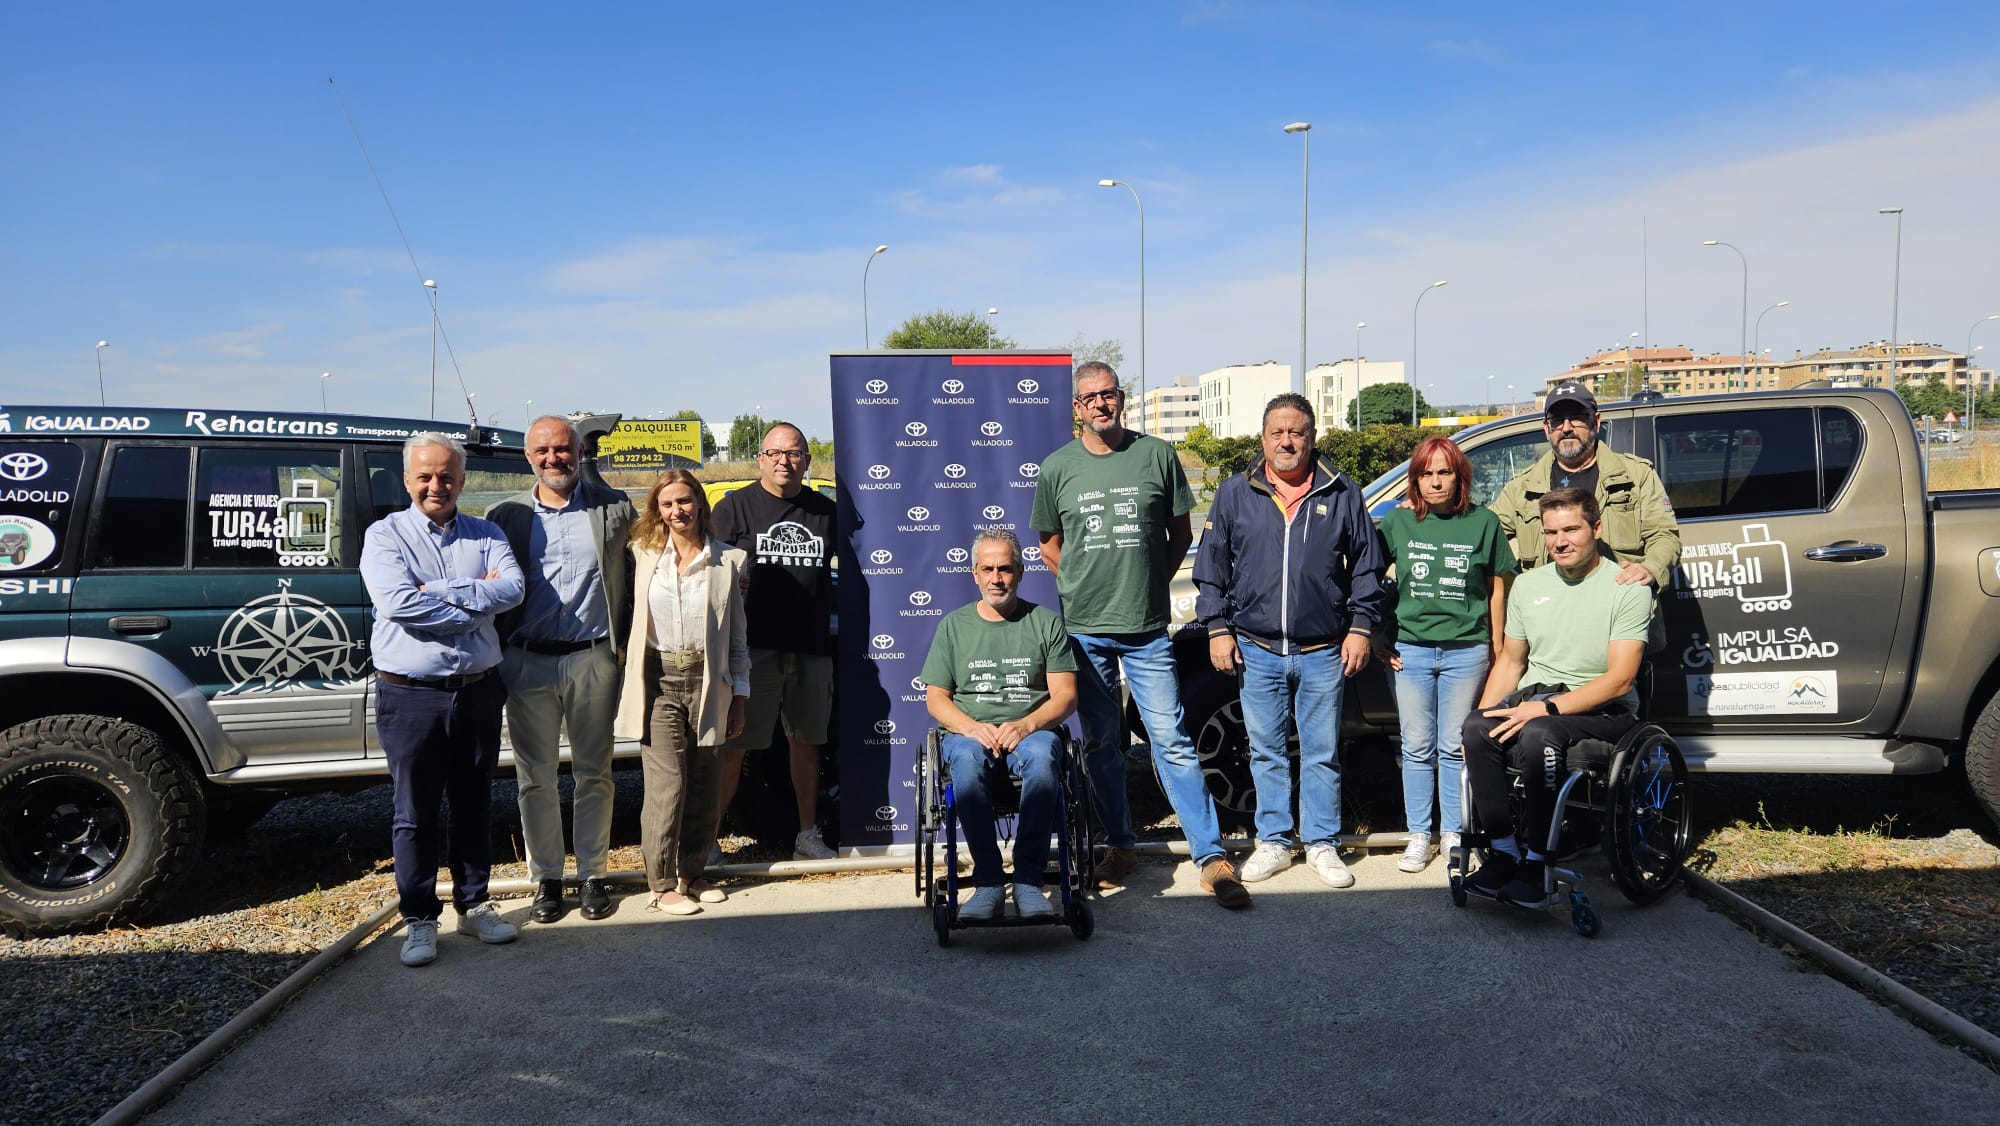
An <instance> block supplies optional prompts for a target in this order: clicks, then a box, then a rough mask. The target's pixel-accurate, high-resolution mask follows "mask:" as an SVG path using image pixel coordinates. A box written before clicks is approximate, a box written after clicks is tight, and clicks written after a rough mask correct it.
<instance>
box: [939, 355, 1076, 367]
mask: <svg viewBox="0 0 2000 1126" xmlns="http://www.w3.org/2000/svg"><path fill="white" fill-rule="evenodd" d="M951 363H952V366H953V367H957V366H959V365H961V364H969V365H971V366H973V367H1013V366H1015V365H1017V364H1018V365H1020V366H1021V367H1035V366H1040V367H1054V366H1056V365H1057V364H1061V365H1063V366H1064V367H1068V366H1069V357H1068V356H953V357H952V358H951Z"/></svg>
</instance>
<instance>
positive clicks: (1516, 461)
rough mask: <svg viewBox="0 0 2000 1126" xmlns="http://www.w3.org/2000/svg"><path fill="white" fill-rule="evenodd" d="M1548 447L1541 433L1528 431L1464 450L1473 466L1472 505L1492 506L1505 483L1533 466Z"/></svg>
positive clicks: (1466, 457)
mask: <svg viewBox="0 0 2000 1126" xmlns="http://www.w3.org/2000/svg"><path fill="white" fill-rule="evenodd" d="M1548 445H1549V443H1548V439H1547V437H1546V436H1544V435H1543V434H1542V432H1541V431H1539V430H1529V431H1526V432H1524V433H1521V434H1512V435H1509V436H1507V437H1505V438H1501V439H1499V440H1498V441H1494V442H1488V443H1486V444H1485V445H1483V446H1480V447H1479V448H1478V449H1474V450H1467V451H1465V459H1466V460H1467V461H1469V462H1471V463H1472V503H1474V504H1476V505H1481V506H1484V505H1488V504H1492V503H1493V498H1494V497H1497V496H1499V495H1500V490H1501V489H1504V488H1506V487H1507V482H1509V481H1512V480H1513V479H1514V478H1515V476H1517V475H1518V474H1519V473H1520V472H1521V471H1522V470H1524V469H1526V468H1528V467H1529V466H1530V465H1533V464H1534V463H1535V459H1537V458H1539V457H1541V456H1542V454H1543V453H1544V452H1545V451H1546V450H1547V449H1548Z"/></svg>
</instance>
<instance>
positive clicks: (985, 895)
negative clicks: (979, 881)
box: [958, 884, 1007, 921]
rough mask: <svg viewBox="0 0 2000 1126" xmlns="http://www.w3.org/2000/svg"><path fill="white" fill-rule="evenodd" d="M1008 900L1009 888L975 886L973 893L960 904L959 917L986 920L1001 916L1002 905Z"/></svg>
mask: <svg viewBox="0 0 2000 1126" xmlns="http://www.w3.org/2000/svg"><path fill="white" fill-rule="evenodd" d="M1005 902H1007V889H1006V888H1003V887H1000V886H999V885H997V884H996V885H994V886H993V887H990V888H974V889H972V895H971V897H969V898H968V899H966V901H965V902H964V903H962V904H960V905H959V908H958V917H959V918H961V919H975V920H980V921H984V920H987V919H996V918H999V917H1000V905H1001V904H1003V903H1005Z"/></svg>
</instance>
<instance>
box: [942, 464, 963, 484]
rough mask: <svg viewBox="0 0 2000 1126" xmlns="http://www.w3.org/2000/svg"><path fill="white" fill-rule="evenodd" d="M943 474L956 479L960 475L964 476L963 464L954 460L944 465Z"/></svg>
mask: <svg viewBox="0 0 2000 1126" xmlns="http://www.w3.org/2000/svg"><path fill="white" fill-rule="evenodd" d="M944 475H945V476H947V477H949V478H951V479H952V480H954V481H956V480H958V479H959V478H960V477H963V476H965V466H963V465H960V464H959V463H957V462H955V461H954V462H952V463H951V464H950V465H947V466H945V467H944Z"/></svg>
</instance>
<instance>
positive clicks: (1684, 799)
mask: <svg viewBox="0 0 2000 1126" xmlns="http://www.w3.org/2000/svg"><path fill="white" fill-rule="evenodd" d="M1634 734H1635V737H1634V738H1631V739H1628V740H1626V743H1625V745H1624V746H1621V747H1620V748H1619V750H1618V754H1617V755H1616V756H1615V757H1614V758H1613V759H1612V760H1611V773H1610V776H1609V778H1608V779H1607V782H1606V787H1605V789H1606V797H1607V799H1608V802H1607V810H1606V813H1605V828H1606V830H1607V831H1606V833H1605V835H1604V849H1605V853H1606V855H1607V856H1608V857H1609V859H1610V861H1611V879H1612V882H1614V883H1616V884H1617V885H1618V890H1619V891H1621V892H1624V893H1625V898H1627V899H1629V900H1631V901H1632V902H1634V903H1652V902H1653V901H1655V900H1657V899H1659V898H1660V897H1661V896H1663V895H1665V894H1666V893H1667V892H1668V890H1669V889H1671V888H1672V887H1673V886H1674V884H1675V883H1677V882H1679V880H1680V878H1681V870H1682V866H1683V865H1684V864H1685V863H1686V862H1687V856H1688V839H1689V832H1690V830H1691V828H1692V825H1691V811H1690V810H1689V807H1688V778H1687V762H1686V760H1684V759H1683V758H1682V757H1681V752H1680V748H1679V747H1676V746H1674V742H1673V740H1672V739H1671V738H1669V737H1668V736H1667V733H1666V732H1664V731H1662V730H1660V729H1659V728H1658V727H1655V726H1652V725H1650V724H1649V725H1647V726H1645V727H1642V728H1640V729H1639V730H1638V731H1637V732H1635V733H1634Z"/></svg>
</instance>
